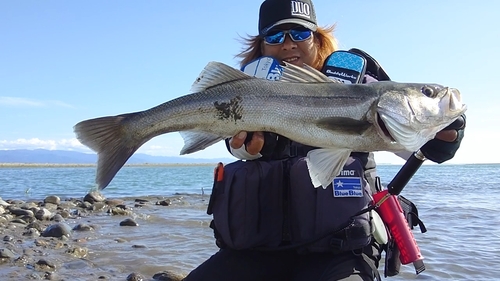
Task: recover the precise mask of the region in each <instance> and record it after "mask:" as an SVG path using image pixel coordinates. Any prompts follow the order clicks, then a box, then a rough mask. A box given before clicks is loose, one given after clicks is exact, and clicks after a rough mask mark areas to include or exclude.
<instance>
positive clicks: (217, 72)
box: [191, 61, 257, 93]
mask: <svg viewBox="0 0 500 281" xmlns="http://www.w3.org/2000/svg"><path fill="white" fill-rule="evenodd" d="M239 79H257V78H253V77H252V76H250V75H247V74H245V73H243V72H242V71H240V70H238V69H235V68H232V67H230V66H229V65H226V64H223V63H221V62H216V61H212V62H209V63H208V64H207V65H206V66H205V68H204V69H203V70H202V71H201V73H200V75H198V78H196V80H194V82H193V85H192V86H191V93H197V92H201V91H204V90H206V89H208V88H210V87H213V86H217V85H219V84H222V83H226V82H230V81H234V80H239Z"/></svg>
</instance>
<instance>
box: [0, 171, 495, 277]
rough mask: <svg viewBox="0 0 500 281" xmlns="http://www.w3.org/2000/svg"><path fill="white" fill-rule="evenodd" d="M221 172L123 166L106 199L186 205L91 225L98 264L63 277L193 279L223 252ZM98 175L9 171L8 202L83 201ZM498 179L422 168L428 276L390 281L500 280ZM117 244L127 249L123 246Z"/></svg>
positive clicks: (417, 197) (407, 273)
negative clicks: (216, 199)
mask: <svg viewBox="0 0 500 281" xmlns="http://www.w3.org/2000/svg"><path fill="white" fill-rule="evenodd" d="M399 168H400V167H399V166H396V165H394V166H380V167H379V168H378V171H379V175H380V176H381V178H382V183H383V184H387V183H388V182H389V181H390V180H391V179H392V177H393V176H394V175H395V174H396V173H397V171H398V170H399ZM212 173H213V167H212V166H179V167H124V168H123V169H122V170H121V171H120V172H119V173H118V175H117V176H116V177H115V179H114V180H113V181H112V183H111V184H110V185H109V186H108V187H107V188H106V189H105V190H104V191H103V194H104V196H106V197H107V198H124V199H125V200H129V201H131V200H133V198H135V197H144V196H151V197H150V198H151V200H152V201H154V200H157V198H163V197H170V196H175V197H176V198H180V197H182V199H183V200H182V201H179V203H177V204H173V205H172V206H168V207H163V208H159V207H158V206H150V207H145V208H142V209H140V210H139V209H137V210H136V211H135V212H136V213H137V216H136V217H135V219H136V220H137V221H138V223H139V224H140V226H139V227H137V228H123V227H119V226H117V225H118V224H119V221H121V220H123V217H110V216H106V215H104V214H103V215H100V216H95V217H92V218H89V219H88V221H90V222H91V223H94V224H98V225H100V226H101V228H100V229H99V230H98V231H96V232H95V233H93V234H92V235H93V236H92V237H86V238H88V241H89V242H88V244H87V245H85V246H86V247H87V248H89V250H90V253H89V256H88V260H89V261H92V263H90V262H89V263H85V264H82V262H80V263H73V262H72V263H69V264H64V266H63V268H62V269H61V270H60V271H59V274H64V270H65V269H64V268H67V269H68V270H69V269H70V268H71V270H72V272H73V273H72V274H74V271H75V268H76V270H77V271H78V270H79V271H80V272H81V276H73V277H74V278H75V279H74V280H87V279H85V277H84V276H86V273H87V272H88V271H89V270H90V271H93V272H96V274H99V272H104V273H108V274H109V273H111V274H112V275H113V276H115V277H116V280H124V279H125V277H126V276H127V275H128V274H129V273H131V272H139V273H141V274H143V275H144V276H146V277H148V278H149V277H151V276H152V275H153V274H155V273H157V272H159V271H163V270H172V271H175V272H179V273H187V272H189V271H190V270H191V269H193V268H194V267H195V266H196V265H198V264H199V263H201V262H203V261H204V260H205V259H207V258H208V257H209V256H210V255H211V254H213V253H214V252H215V251H216V247H215V245H214V243H213V239H212V232H211V231H210V229H209V228H208V224H209V222H210V216H208V215H206V213H205V209H206V204H207V201H208V200H207V199H208V197H207V195H208V194H209V193H210V189H211V186H212V182H211V178H212ZM94 175H95V168H93V167H79V168H0V197H2V198H3V199H23V200H31V199H37V200H38V199H43V198H44V197H45V196H47V195H58V196H60V197H61V198H63V199H64V198H74V197H77V198H81V197H83V196H84V195H85V194H86V193H87V192H88V191H89V190H90V189H91V188H93V186H94V184H93V179H94ZM499 175H500V164H497V165H424V166H422V167H421V168H420V170H419V171H418V172H417V174H416V175H415V176H414V177H413V178H412V180H411V181H410V183H409V184H408V185H407V187H406V188H405V189H404V190H403V192H402V195H404V196H405V197H407V198H409V199H411V200H412V201H413V202H414V203H415V204H416V205H417V206H418V208H419V213H420V217H421V218H422V220H423V221H424V223H425V225H426V226H427V229H428V232H427V233H425V234H422V233H420V232H419V231H418V229H417V230H416V231H415V232H414V234H415V236H416V238H417V241H418V243H419V246H420V249H421V251H422V254H423V255H424V257H425V263H426V268H427V269H426V271H424V272H423V273H421V274H420V275H418V276H416V275H415V274H414V270H413V267H412V266H411V265H406V266H402V273H401V274H400V275H399V276H397V277H391V278H387V280H408V279H415V280H500V274H499V273H500V269H499V267H498V265H499V264H500V217H499V212H500V207H499V203H498V202H499V201H500V194H499V192H500V187H499V186H500V176H499ZM203 192H204V193H205V194H203ZM181 202H182V203H181ZM69 223H70V224H72V223H73V224H76V223H79V222H78V221H75V222H69ZM76 235H81V234H76ZM85 235H87V236H88V235H89V234H85ZM117 237H121V238H124V239H126V240H127V241H128V243H116V242H114V239H115V238H117ZM132 245H144V246H146V247H145V248H139V249H138V248H132ZM116 257H120V258H119V259H117V258H116ZM62 262H63V261H62ZM89 268H90V269H89ZM7 273H9V269H8V268H3V267H0V276H2V275H3V274H7ZM97 276H98V275H97ZM78 278H81V279H78ZM89 280H90V279H89ZM113 280H115V279H113Z"/></svg>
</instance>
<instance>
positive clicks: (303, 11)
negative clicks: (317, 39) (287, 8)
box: [291, 1, 311, 19]
mask: <svg viewBox="0 0 500 281" xmlns="http://www.w3.org/2000/svg"><path fill="white" fill-rule="evenodd" d="M291 4H292V16H301V17H304V18H308V19H311V6H309V4H307V3H304V2H300V1H292V3H291Z"/></svg>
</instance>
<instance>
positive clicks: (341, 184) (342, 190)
mask: <svg viewBox="0 0 500 281" xmlns="http://www.w3.org/2000/svg"><path fill="white" fill-rule="evenodd" d="M332 185H333V197H363V188H362V185H361V178H356V177H336V178H334V179H333V183H332Z"/></svg>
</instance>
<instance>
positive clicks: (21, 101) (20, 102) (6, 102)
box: [0, 96, 74, 108]
mask: <svg viewBox="0 0 500 281" xmlns="http://www.w3.org/2000/svg"><path fill="white" fill-rule="evenodd" d="M0 106H9V107H11V106H13V107H51V106H55V107H67V108H74V106H72V105H71V104H68V103H65V102H63V101H58V100H46V101H40V100H35V99H28V98H16V97H6V96H0Z"/></svg>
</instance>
